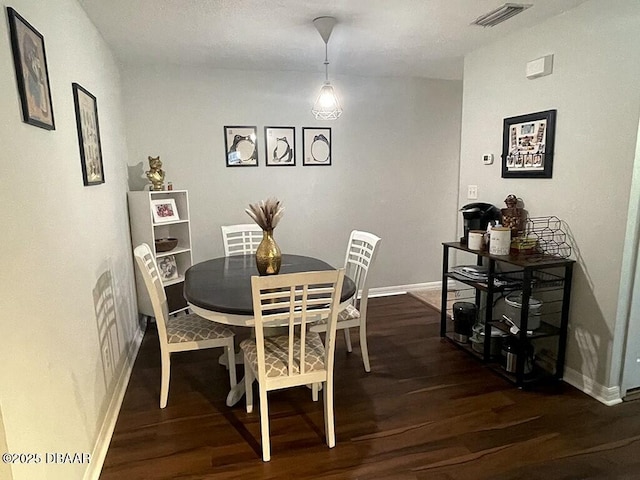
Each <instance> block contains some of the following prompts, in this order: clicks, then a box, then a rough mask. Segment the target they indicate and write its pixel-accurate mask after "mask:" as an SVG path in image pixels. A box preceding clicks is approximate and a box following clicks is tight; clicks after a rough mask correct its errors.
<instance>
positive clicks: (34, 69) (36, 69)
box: [7, 7, 56, 130]
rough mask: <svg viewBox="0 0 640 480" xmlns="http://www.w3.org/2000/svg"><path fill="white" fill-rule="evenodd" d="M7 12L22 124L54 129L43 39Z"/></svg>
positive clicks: (17, 17) (18, 17) (35, 31)
mask: <svg viewBox="0 0 640 480" xmlns="http://www.w3.org/2000/svg"><path fill="white" fill-rule="evenodd" d="M7 13H8V14H9V29H10V30H11V49H12V50H13V63H14V66H15V69H16V77H17V80H18V91H19V92H20V102H21V104H22V118H23V121H24V122H26V123H28V124H30V125H35V126H36V127H40V128H44V129H45V130H55V129H56V127H55V122H54V120H53V102H52V101H51V88H50V87H49V70H48V69H47V56H46V54H45V51H44V37H43V36H42V35H41V34H40V32H38V31H37V30H36V29H35V28H33V27H32V26H31V25H30V24H29V22H27V21H26V20H25V19H24V18H22V17H21V16H20V15H19V14H18V12H16V11H15V10H14V9H13V8H11V7H7Z"/></svg>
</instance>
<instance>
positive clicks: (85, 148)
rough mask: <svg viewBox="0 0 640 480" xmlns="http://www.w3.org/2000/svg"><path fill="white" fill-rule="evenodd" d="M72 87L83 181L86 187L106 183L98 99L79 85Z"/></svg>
mask: <svg viewBox="0 0 640 480" xmlns="http://www.w3.org/2000/svg"><path fill="white" fill-rule="evenodd" d="M72 86H73V103H74V105H75V109H76V127H77V129H78V144H79V146H80V163H81V167H82V179H83V181H84V184H85V186H89V185H98V184H100V183H104V169H103V166H102V147H101V145H100V127H99V125H98V103H97V101H96V97H94V96H93V95H91V93H89V92H88V91H87V90H86V89H84V88H82V87H81V86H80V85H78V84H77V83H73V84H72Z"/></svg>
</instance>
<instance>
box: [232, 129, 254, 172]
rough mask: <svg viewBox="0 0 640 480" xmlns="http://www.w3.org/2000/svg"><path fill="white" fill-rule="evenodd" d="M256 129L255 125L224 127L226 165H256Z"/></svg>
mask: <svg viewBox="0 0 640 480" xmlns="http://www.w3.org/2000/svg"><path fill="white" fill-rule="evenodd" d="M257 137H258V129H257V128H256V127H255V126H252V127H248V126H238V127H224V149H225V158H226V159H227V167H257V166H258V142H257Z"/></svg>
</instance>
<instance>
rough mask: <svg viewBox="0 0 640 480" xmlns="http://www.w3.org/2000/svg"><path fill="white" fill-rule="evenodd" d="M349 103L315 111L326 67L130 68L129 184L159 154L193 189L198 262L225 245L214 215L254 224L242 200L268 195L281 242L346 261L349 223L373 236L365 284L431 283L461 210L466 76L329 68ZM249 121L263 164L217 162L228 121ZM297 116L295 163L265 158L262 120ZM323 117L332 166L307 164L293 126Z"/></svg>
mask: <svg viewBox="0 0 640 480" xmlns="http://www.w3.org/2000/svg"><path fill="white" fill-rule="evenodd" d="M332 81H333V83H334V85H335V87H336V90H337V91H338V93H339V94H340V96H341V102H342V104H343V107H344V113H343V115H342V117H341V118H340V119H338V120H337V121H334V122H320V121H316V120H315V119H314V118H313V116H312V115H311V112H310V110H311V105H312V103H313V101H314V100H315V96H316V95H317V91H318V90H319V88H320V85H321V82H322V78H321V77H319V76H318V75H310V74H303V73H293V72H241V71H224V70H213V69H212V70H207V69H196V68H177V67H170V66H147V67H140V66H132V65H128V66H126V67H124V69H123V76H122V82H123V92H124V95H125V110H126V118H127V132H128V135H129V163H130V170H131V175H132V178H133V180H134V181H133V182H132V183H134V184H135V183H137V182H136V181H135V180H137V179H139V178H140V177H142V178H143V180H142V182H141V183H140V184H138V185H132V188H134V189H135V188H138V189H140V188H142V186H144V185H145V184H148V182H147V181H146V178H144V174H143V171H146V170H148V161H147V157H148V156H149V155H152V156H156V155H160V158H161V160H162V161H163V168H164V170H165V171H166V172H167V178H166V180H167V181H172V182H173V185H174V188H179V189H183V188H184V189H188V190H189V200H190V204H191V218H192V222H191V228H192V234H193V248H194V260H195V261H200V260H204V259H207V258H212V257H215V256H220V255H223V248H222V243H221V234H220V225H223V224H233V223H249V222H251V219H250V218H249V217H248V216H247V214H246V213H245V212H244V209H245V208H246V207H247V205H248V204H249V203H251V202H255V201H258V200H261V199H263V198H266V197H268V196H276V197H278V198H279V199H280V200H282V201H283V202H284V205H285V208H286V211H285V214H284V217H283V219H282V221H281V223H280V224H279V225H278V228H277V229H276V232H275V238H276V241H277V242H278V244H279V245H280V247H281V249H282V251H283V252H285V253H287V252H288V253H299V254H310V255H316V256H318V257H320V258H323V259H326V260H327V261H328V262H330V263H332V264H334V265H340V264H342V262H343V261H344V252H345V248H346V244H347V240H348V237H349V233H350V231H351V230H352V229H362V230H368V231H371V232H374V233H376V234H378V235H379V236H380V237H382V246H381V249H380V253H379V256H378V261H377V264H376V266H375V269H374V270H372V273H371V282H372V286H373V287H386V286H395V285H407V284H414V283H421V282H430V281H439V280H440V275H441V267H440V265H441V261H440V256H441V255H440V252H441V242H442V241H447V240H451V239H452V238H454V234H455V225H456V221H457V216H458V214H457V213H456V211H455V207H456V198H457V191H456V185H457V176H458V156H459V139H460V113H461V83H460V82H456V81H435V80H425V79H392V78H376V79H373V78H364V77H337V78H332ZM225 125H255V126H257V127H258V142H259V144H258V146H259V164H260V165H259V167H257V168H255V167H235V168H234V167H226V164H225V155H224V151H225V150H224V148H225V147H224V137H223V127H224V126H225ZM278 125H281V126H294V127H296V142H297V144H296V147H297V165H296V166H295V167H265V165H264V163H265V162H264V158H265V152H264V130H263V128H264V127H265V126H278ZM318 125H323V126H330V127H331V128H332V143H333V152H332V162H333V164H332V165H331V166H330V167H320V166H316V167H309V166H306V167H305V166H302V154H301V152H302V130H301V127H312V126H318Z"/></svg>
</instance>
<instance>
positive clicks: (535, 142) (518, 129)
mask: <svg viewBox="0 0 640 480" xmlns="http://www.w3.org/2000/svg"><path fill="white" fill-rule="evenodd" d="M556 113H557V111H556V110H545V111H542V112H536V113H530V114H527V115H519V116H517V117H509V118H505V119H504V123H503V132H502V178H551V177H552V175H553V150H554V144H555V131H556Z"/></svg>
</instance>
